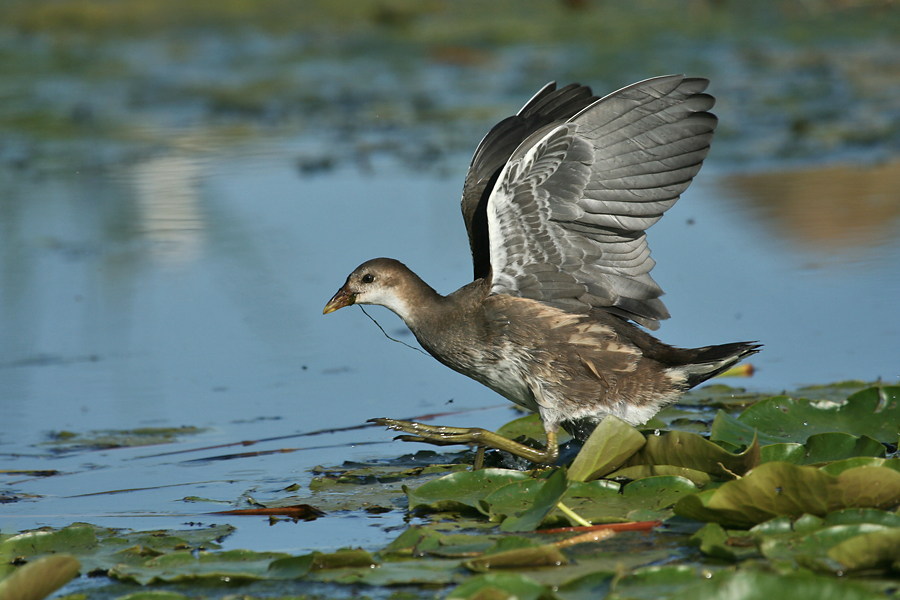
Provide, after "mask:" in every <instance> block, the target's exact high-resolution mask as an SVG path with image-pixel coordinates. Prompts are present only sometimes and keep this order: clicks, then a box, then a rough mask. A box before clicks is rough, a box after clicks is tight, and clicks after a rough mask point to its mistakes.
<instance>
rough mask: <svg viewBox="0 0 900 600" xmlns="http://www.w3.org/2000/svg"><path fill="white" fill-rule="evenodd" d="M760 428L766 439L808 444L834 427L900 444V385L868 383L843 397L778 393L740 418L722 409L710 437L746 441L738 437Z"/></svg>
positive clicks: (761, 436) (760, 433)
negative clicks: (899, 438) (899, 439)
mask: <svg viewBox="0 0 900 600" xmlns="http://www.w3.org/2000/svg"><path fill="white" fill-rule="evenodd" d="M735 421H737V422H735ZM754 429H755V430H757V431H758V432H759V438H760V441H761V442H762V443H764V444H765V443H779V442H780V443H784V442H788V443H799V444H803V443H806V441H807V440H808V439H809V437H810V436H812V435H815V434H817V433H831V432H839V433H847V434H850V435H853V436H857V437H861V436H863V435H867V436H869V437H871V438H874V439H876V440H878V441H879V442H886V443H896V442H897V434H898V432H900V387H897V386H884V387H872V388H868V389H866V390H863V391H861V392H857V393H855V394H853V395H852V396H850V397H849V398H847V399H846V400H845V401H843V402H831V401H827V400H820V401H813V400H807V399H805V398H800V399H794V398H789V397H787V396H776V397H774V398H769V399H768V400H763V401H762V402H758V403H757V404H754V405H753V406H751V407H749V408H747V410H745V411H744V412H743V413H741V415H740V416H739V417H738V418H737V419H734V418H733V417H728V415H727V414H725V413H723V412H720V413H719V414H717V415H716V420H715V421H714V422H713V427H712V430H711V434H710V437H711V439H713V440H719V439H721V440H724V441H728V442H731V443H740V442H736V440H746V439H747V437H748V435H747V432H748V431H752V430H754Z"/></svg>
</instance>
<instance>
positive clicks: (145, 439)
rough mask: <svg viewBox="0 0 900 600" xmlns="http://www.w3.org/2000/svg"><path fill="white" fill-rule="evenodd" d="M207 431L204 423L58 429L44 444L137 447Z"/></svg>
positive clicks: (75, 448) (61, 447)
mask: <svg viewBox="0 0 900 600" xmlns="http://www.w3.org/2000/svg"><path fill="white" fill-rule="evenodd" d="M204 431H206V429H205V428H203V427H139V428H137V429H116V430H113V429H110V430H103V431H91V432H89V433H85V434H80V433H73V432H71V431H58V432H55V433H52V434H51V440H50V441H49V442H45V445H49V446H53V447H54V449H55V450H56V451H57V452H75V451H85V450H108V449H111V448H134V447H138V446H154V445H157V444H169V443H172V442H174V441H176V440H178V439H179V438H180V437H183V436H186V435H197V434H199V433H203V432H204Z"/></svg>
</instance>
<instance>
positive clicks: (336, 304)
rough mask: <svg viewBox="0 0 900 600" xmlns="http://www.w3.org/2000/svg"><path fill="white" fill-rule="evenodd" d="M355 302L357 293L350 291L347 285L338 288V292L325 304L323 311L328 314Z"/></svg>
mask: <svg viewBox="0 0 900 600" xmlns="http://www.w3.org/2000/svg"><path fill="white" fill-rule="evenodd" d="M354 303H356V294H353V293H351V292H349V291H348V290H347V288H346V287H342V288H341V289H339V290H338V292H337V294H335V295H334V297H332V298H331V300H329V301H328V304H326V305H325V310H323V311H322V314H323V315H327V314H328V313H331V312H334V311H336V310H337V309H339V308H344V307H345V306H350V305H351V304H354Z"/></svg>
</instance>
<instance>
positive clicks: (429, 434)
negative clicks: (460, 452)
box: [369, 418, 559, 469]
mask: <svg viewBox="0 0 900 600" xmlns="http://www.w3.org/2000/svg"><path fill="white" fill-rule="evenodd" d="M369 423H375V424H377V425H383V426H385V427H387V428H388V429H393V430H395V431H402V432H403V433H405V434H409V435H399V436H397V438H396V439H398V440H403V441H404V442H422V443H425V444H434V445H435V446H451V445H455V444H465V445H468V446H478V447H479V453H478V455H476V465H475V468H476V469H478V468H481V465H480V464H479V463H481V460H478V459H479V458H481V459H483V457H484V451H483V450H481V449H482V448H496V449H497V450H504V451H506V452H509V453H510V454H515V455H516V456H521V457H522V458H524V459H526V460H530V461H531V462H533V463H537V464H539V465H552V464H553V463H555V462H556V459H557V458H559V445H558V444H557V441H556V440H557V437H556V431H555V430H554V431H547V447H546V449H544V450H538V449H536V448H530V447H528V446H525V445H524V444H520V443H518V442H514V441H512V440H510V439H508V438H505V437H503V436H502V435H499V434H497V433H494V432H493V431H488V430H487V429H481V428H480V427H443V426H439V425H425V424H424V423H416V422H413V421H397V420H395V419H384V418H381V419H369Z"/></svg>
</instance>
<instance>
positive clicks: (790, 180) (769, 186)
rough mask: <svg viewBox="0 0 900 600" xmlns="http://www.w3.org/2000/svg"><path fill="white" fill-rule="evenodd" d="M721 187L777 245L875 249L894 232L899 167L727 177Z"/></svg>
mask: <svg viewBox="0 0 900 600" xmlns="http://www.w3.org/2000/svg"><path fill="white" fill-rule="evenodd" d="M724 184H725V188H726V189H728V190H730V191H733V192H736V194H737V195H738V196H740V197H742V198H745V199H747V200H749V201H750V202H751V203H752V204H753V208H755V209H756V210H758V211H759V212H760V213H761V216H762V217H763V218H764V219H765V220H766V221H768V222H769V223H768V224H769V225H771V226H772V228H773V229H774V230H775V231H777V232H778V234H779V235H780V236H781V237H782V238H783V239H786V240H789V241H793V242H796V243H798V244H799V245H802V246H805V247H807V248H808V249H815V250H817V251H818V250H822V251H826V252H828V251H831V252H840V251H841V250H845V249H848V248H853V247H865V246H876V245H879V244H882V243H884V242H886V241H890V240H893V239H894V238H895V237H896V235H897V230H898V226H900V161H893V162H886V163H881V164H878V165H875V166H860V165H831V166H824V167H818V168H810V169H802V170H796V171H781V172H774V173H773V172H768V173H757V174H751V175H733V176H730V177H728V178H726V179H725V180H724Z"/></svg>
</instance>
